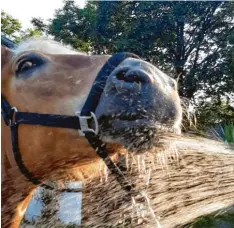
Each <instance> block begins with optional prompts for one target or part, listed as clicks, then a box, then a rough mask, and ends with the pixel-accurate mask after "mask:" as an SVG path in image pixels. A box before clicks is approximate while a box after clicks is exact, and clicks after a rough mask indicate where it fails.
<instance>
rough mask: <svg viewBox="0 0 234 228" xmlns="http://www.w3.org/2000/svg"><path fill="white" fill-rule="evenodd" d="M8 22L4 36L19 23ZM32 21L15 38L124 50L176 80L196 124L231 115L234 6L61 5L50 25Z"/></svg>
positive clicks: (221, 3)
mask: <svg viewBox="0 0 234 228" xmlns="http://www.w3.org/2000/svg"><path fill="white" fill-rule="evenodd" d="M2 17H3V16H2ZM4 17H5V18H6V15H5V16H4ZM5 21H6V19H5ZM7 21H11V24H13V25H14V26H13V27H12V29H11V30H10V31H8V30H9V29H7V28H9V27H11V26H7V25H6V23H5V24H4V26H3V25H2V26H3V27H4V31H7V32H8V33H7V34H9V35H11V36H13V35H12V34H17V31H19V30H20V26H21V25H20V23H19V24H17V23H16V22H15V21H14V20H13V21H12V18H11V19H9V18H8V19H7ZM31 22H32V24H33V26H34V30H35V31H34V30H32V31H29V30H28V31H25V32H24V33H23V34H21V35H20V38H22V37H23V38H25V37H30V36H32V35H35V34H38V35H39V32H38V31H40V34H46V35H52V36H53V37H54V39H56V40H57V41H60V42H62V43H64V44H69V45H71V46H73V47H74V48H75V49H78V50H81V51H85V52H88V51H91V52H92V53H94V54H113V53H114V52H120V51H129V52H134V53H136V54H138V55H140V56H141V57H142V58H143V59H145V60H147V61H150V62H151V63H153V64H155V65H157V66H158V67H159V68H160V69H162V70H164V71H165V72H166V73H168V74H169V75H170V76H172V77H173V78H175V79H177V80H178V83H179V93H180V95H181V96H182V97H185V98H187V99H189V100H190V101H191V102H192V103H193V105H194V106H195V107H197V109H198V120H199V121H200V123H201V124H205V125H207V124H212V123H217V122H225V121H227V120H230V119H232V118H233V116H234V115H233V113H234V112H233V103H234V99H233V97H232V96H233V92H234V3H233V2H224V1H216V2H215V1H213V2H212V1H211V2H209V1H208V2H204V1H197V2H195V1H194V2H192V1H189V2H188V1H177V2H170V1H168V2H165V1H163V2H160V1H159V2H158V1H88V2H87V3H86V6H85V7H84V8H83V9H81V8H79V7H78V6H77V5H76V4H75V1H74V0H65V1H64V5H63V7H62V8H61V9H57V10H56V13H55V15H54V17H53V18H52V19H51V20H49V21H47V22H45V21H44V20H43V19H42V18H33V19H32V20H31ZM17 26H18V27H17ZM13 30H14V31H16V32H15V33H14V32H13V33H12V31H13ZM207 100H209V102H208V101H207ZM199 121H198V122H199Z"/></svg>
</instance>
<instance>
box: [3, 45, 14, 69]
mask: <svg viewBox="0 0 234 228" xmlns="http://www.w3.org/2000/svg"><path fill="white" fill-rule="evenodd" d="M11 56H12V52H11V50H10V49H9V48H7V47H6V46H4V45H1V69H3V67H4V66H5V65H6V64H7V63H8V62H9V61H10V59H11Z"/></svg>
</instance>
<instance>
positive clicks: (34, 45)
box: [13, 37, 87, 57]
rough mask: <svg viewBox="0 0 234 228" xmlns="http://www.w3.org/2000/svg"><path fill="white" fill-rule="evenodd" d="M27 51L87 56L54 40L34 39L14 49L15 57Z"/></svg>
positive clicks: (24, 41)
mask: <svg viewBox="0 0 234 228" xmlns="http://www.w3.org/2000/svg"><path fill="white" fill-rule="evenodd" d="M25 51H40V52H43V53H45V54H76V55H77V54H78V55H79V54H80V55H87V54H86V53H84V52H79V51H77V50H75V49H73V48H72V47H71V46H65V45H63V44H61V43H59V42H56V41H54V40H52V39H48V38H41V37H34V38H29V39H26V40H23V41H22V42H20V43H19V45H17V47H16V48H15V49H13V56H14V57H15V56H18V55H20V54H21V53H23V52H25Z"/></svg>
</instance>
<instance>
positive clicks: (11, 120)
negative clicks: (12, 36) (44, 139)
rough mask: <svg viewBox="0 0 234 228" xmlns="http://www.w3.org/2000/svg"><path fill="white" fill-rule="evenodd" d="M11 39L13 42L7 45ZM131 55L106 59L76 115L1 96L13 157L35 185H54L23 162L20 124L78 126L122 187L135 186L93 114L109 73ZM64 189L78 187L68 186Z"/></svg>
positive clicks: (5, 43) (120, 55)
mask: <svg viewBox="0 0 234 228" xmlns="http://www.w3.org/2000/svg"><path fill="white" fill-rule="evenodd" d="M4 39H5V38H4ZM4 39H3V37H2V39H1V41H2V44H3V45H5V46H7V47H9V48H12V41H9V40H7V39H5V40H4ZM9 42H10V45H11V46H9V45H8V44H9ZM129 57H131V58H139V57H138V56H136V55H135V54H132V53H125V52H123V53H117V54H115V55H113V56H112V57H110V58H109V59H108V61H107V62H106V63H105V65H104V66H103V67H102V69H101V70H100V72H99V73H98V75H97V77H96V79H95V81H94V84H93V86H92V88H91V91H90V93H89V96H88V98H87V100H86V102H85V104H84V107H83V109H82V111H81V112H80V113H76V115H74V116H66V115H53V114H39V113H29V112H20V111H18V110H17V108H16V107H12V106H11V105H10V104H9V103H8V101H7V100H6V98H5V97H3V96H2V99H1V109H2V116H3V119H4V121H5V124H6V125H7V126H9V127H10V129H11V140H12V150H13V153H14V158H15V161H16V163H17V165H18V167H19V169H20V171H21V173H22V174H23V175H24V176H25V177H26V178H27V179H28V180H29V181H30V182H32V183H33V184H35V185H41V186H43V187H45V188H47V189H51V190H52V189H54V188H53V187H52V186H49V185H46V184H43V183H41V181H40V180H39V179H38V178H36V177H35V176H34V175H33V173H31V172H30V171H29V170H28V169H27V167H26V166H25V165H24V162H23V159H22V156H21V153H20V150H19V142H18V126H19V124H29V125H40V126H48V127H58V128H70V129H75V130H79V134H80V135H81V136H85V137H86V139H87V140H88V142H89V144H90V145H91V146H92V147H93V148H94V150H95V151H96V153H97V154H98V155H99V156H100V157H101V158H102V159H103V161H104V162H105V164H106V166H107V167H108V168H109V170H110V172H111V173H112V174H113V175H114V176H115V177H116V179H117V181H118V182H119V183H120V185H121V186H122V187H123V189H124V190H126V191H130V190H131V189H132V187H133V186H132V184H130V183H129V182H128V180H127V179H126V178H125V176H124V175H123V173H122V172H121V170H120V169H119V168H118V166H117V165H116V164H115V163H114V162H113V161H112V160H111V159H110V157H109V156H108V151H107V149H106V145H105V143H104V142H103V141H102V140H101V139H100V137H99V134H98V122H97V119H96V116H95V114H94V113H95V110H96V107H97V105H98V103H99V100H100V97H101V95H102V92H103V90H104V87H105V84H106V81H107V78H108V76H109V75H110V74H111V72H112V71H113V70H114V69H115V68H116V67H117V66H118V65H119V64H120V63H121V62H122V61H123V60H125V59H126V58H129ZM92 120H93V121H94V123H95V128H94V129H92V128H91V127H89V126H90V123H91V121H92ZM62 191H63V190H62ZM65 191H76V190H73V189H70V190H69V189H68V190H65Z"/></svg>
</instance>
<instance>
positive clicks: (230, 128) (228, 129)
mask: <svg viewBox="0 0 234 228" xmlns="http://www.w3.org/2000/svg"><path fill="white" fill-rule="evenodd" d="M224 136H225V139H226V141H227V142H228V143H234V122H230V123H227V124H225V125H224Z"/></svg>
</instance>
